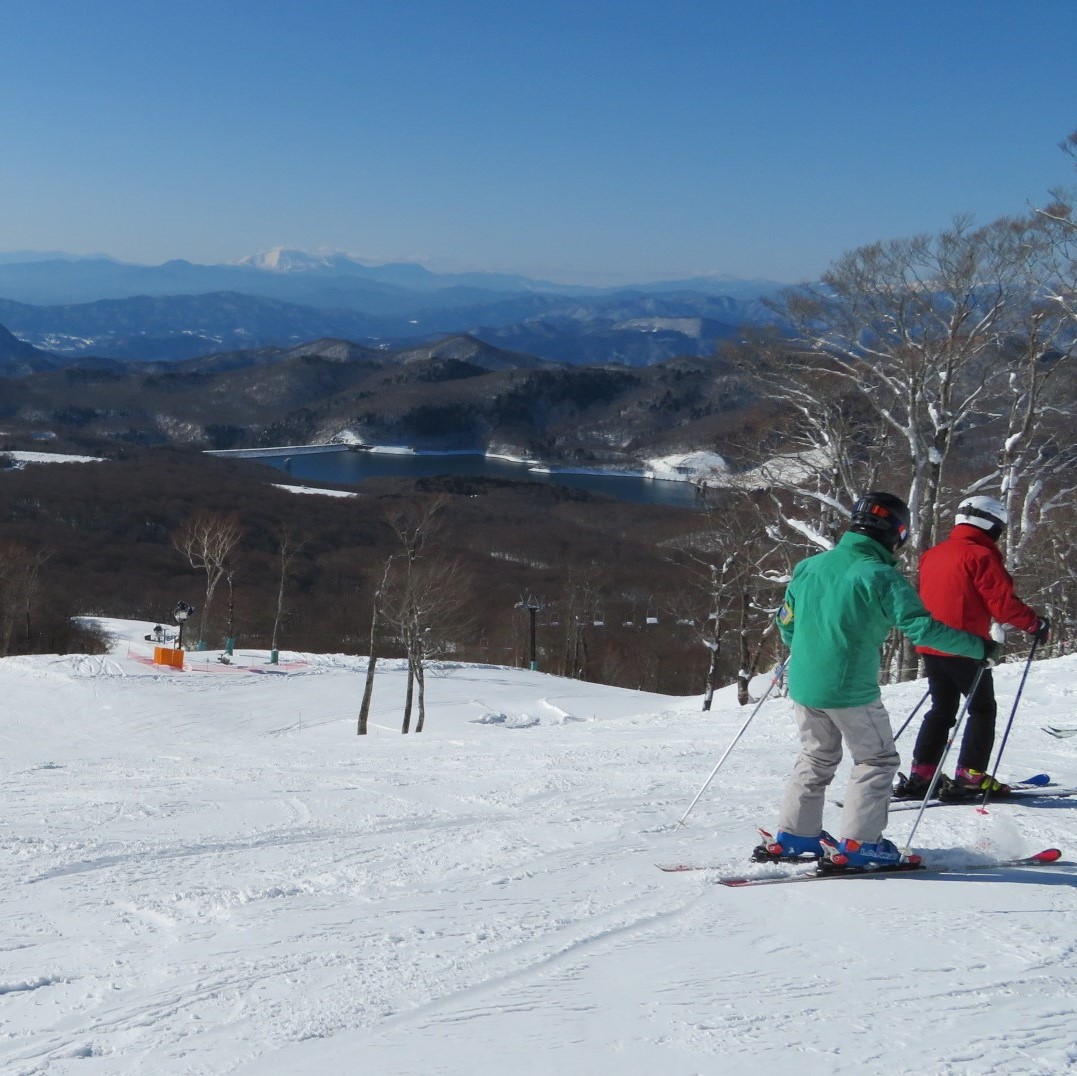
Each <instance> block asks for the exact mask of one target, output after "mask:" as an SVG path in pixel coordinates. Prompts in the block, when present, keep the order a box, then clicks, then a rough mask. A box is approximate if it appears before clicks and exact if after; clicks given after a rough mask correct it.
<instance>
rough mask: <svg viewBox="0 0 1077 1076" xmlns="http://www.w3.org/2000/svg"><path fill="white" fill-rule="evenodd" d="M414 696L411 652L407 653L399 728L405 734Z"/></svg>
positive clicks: (408, 730) (409, 729)
mask: <svg viewBox="0 0 1077 1076" xmlns="http://www.w3.org/2000/svg"><path fill="white" fill-rule="evenodd" d="M414 697H415V666H414V665H413V664H412V659H411V654H410V652H409V654H408V689H407V691H406V692H405V693H404V727H403V728H402V729H401V730H400V731H401V732H402V733H404V734H405V735H406V734H407V733H409V732H411V706H412V700H413V699H414Z"/></svg>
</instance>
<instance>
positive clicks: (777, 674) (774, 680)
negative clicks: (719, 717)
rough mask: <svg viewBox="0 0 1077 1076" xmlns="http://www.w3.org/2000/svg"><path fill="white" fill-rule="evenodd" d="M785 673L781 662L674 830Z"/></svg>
mask: <svg viewBox="0 0 1077 1076" xmlns="http://www.w3.org/2000/svg"><path fill="white" fill-rule="evenodd" d="M783 672H785V662H784V661H783V662H782V663H781V664H780V665H779V666H778V667H777V668H776V669H775V670H774V675H773V676H772V677H771V680H770V684H769V685H768V686H767V690H766V691H764V692H763V697H762V698H761V699H760V700H759V701H758V702H757V703H756V704H755V709H754V710H752V712H751V713H750V714H749V715H748V720H747V721H745V722H744V724H743V725H741V727H740V731H739V732H738V733H737V735H736V736H734V737H733V742H732V743H731V744H730V745H729V746H728V747H727V748H726V749H725V754H724V755H722V757H721V758H720V759H719V760H718V763H717V765H716V766H715V767H714V769H713V770H711V775H710V777H708V778H707V779H706V781H704V782H703V787H702V788H701V789H700V790H699V791H698V792H697V793H696V797H695V799H694V800H692V802H691V803H690V804H688V810H687V811H685V812H684V814H682V815H681V817H680V821H679V822H678V823H677V826H676V827H675V828H678V829H679V828H680V827H681V826H683V825H684V820H685V819H686V818H687V817H688V816H689V815H690V814H691V813H692V808H693V807H694V806H695V805H696V804H697V803H698V802H699V797H700V796H702V795H703V793H704V792H706V791H707V786H708V785H709V784H710V783H711V781H713V780H714V775H715V774H716V773H717V772H718V771H719V770H720V769H721V768H722V763H723V762H725V760H726V759H727V758H729V752H730V751H732V750H733V748H734V747H736V746H737V741H738V740H739V739H740V738H741V737H742V736H743V735H744V730H745V729H747V727H748V726H749V725H750V724H751V723H752V718H753V717H755V715H756V714H757V713H759V708H760V707H761V706H762V705H763V703H765V702H766V701H767V699H768V698H769V697H770V693H771V692H772V691H773V690H774V685H775V684H777V683H778V681H779V680H781V678H782V673H783Z"/></svg>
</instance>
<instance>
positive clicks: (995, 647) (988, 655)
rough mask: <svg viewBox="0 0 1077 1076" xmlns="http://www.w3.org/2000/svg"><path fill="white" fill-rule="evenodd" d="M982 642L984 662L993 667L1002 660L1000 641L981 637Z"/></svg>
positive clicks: (990, 667)
mask: <svg viewBox="0 0 1077 1076" xmlns="http://www.w3.org/2000/svg"><path fill="white" fill-rule="evenodd" d="M980 641H981V642H982V643H983V644H984V664H985V665H986V666H987V667H988V668H989V669H993V668H994V667H995V666H996V665H998V664H999V663H1000V662H1001V661H1002V643H996V642H995V640H994V639H987V638H984V639H981V640H980Z"/></svg>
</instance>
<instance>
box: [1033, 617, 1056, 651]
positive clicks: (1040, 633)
mask: <svg viewBox="0 0 1077 1076" xmlns="http://www.w3.org/2000/svg"><path fill="white" fill-rule="evenodd" d="M1050 634H1051V622H1050V621H1049V620H1048V619H1047V617H1045V616H1041V617H1040V620H1039V623H1038V624H1037V625H1036V630H1035V631H1033V633H1032V638H1033V639H1035V640H1036V645H1037V646H1039V645H1040V644H1041V643H1045V642H1047V636H1048V635H1050Z"/></svg>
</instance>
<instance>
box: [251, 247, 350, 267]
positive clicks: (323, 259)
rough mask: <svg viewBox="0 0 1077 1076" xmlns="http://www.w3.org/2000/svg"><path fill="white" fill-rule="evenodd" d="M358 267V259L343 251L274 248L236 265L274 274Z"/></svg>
mask: <svg viewBox="0 0 1077 1076" xmlns="http://www.w3.org/2000/svg"><path fill="white" fill-rule="evenodd" d="M349 263H350V264H353V265H358V264H360V263H359V262H358V260H357V259H355V258H353V257H352V256H351V255H350V254H346V253H345V252H344V251H341V250H318V251H307V250H292V249H291V248H289V247H273V248H272V249H271V250H264V251H261V252H260V253H258V254H248V255H247V256H246V257H245V258H240V259H239V260H238V261H236V262H234V263H233V264H234V265H246V266H249V267H250V268H252V269H264V270H266V271H267V272H273V273H294V272H304V271H307V270H310V269H332V268H338V267H340V266H341V265H346V264H349Z"/></svg>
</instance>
